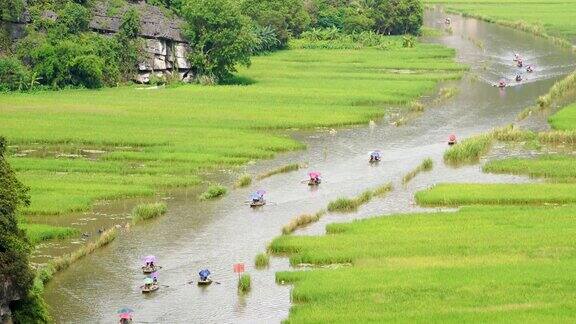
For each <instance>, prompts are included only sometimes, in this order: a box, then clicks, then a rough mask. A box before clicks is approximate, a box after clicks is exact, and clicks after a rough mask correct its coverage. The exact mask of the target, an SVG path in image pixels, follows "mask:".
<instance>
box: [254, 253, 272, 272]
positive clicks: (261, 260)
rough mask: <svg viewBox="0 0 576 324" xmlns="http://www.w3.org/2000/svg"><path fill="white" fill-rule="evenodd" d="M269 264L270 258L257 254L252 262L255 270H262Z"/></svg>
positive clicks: (265, 254)
mask: <svg viewBox="0 0 576 324" xmlns="http://www.w3.org/2000/svg"><path fill="white" fill-rule="evenodd" d="M269 264H270V256H269V255H268V254H267V253H258V254H257V255H256V258H255V260H254V265H255V266H256V269H262V268H266V267H268V265H269Z"/></svg>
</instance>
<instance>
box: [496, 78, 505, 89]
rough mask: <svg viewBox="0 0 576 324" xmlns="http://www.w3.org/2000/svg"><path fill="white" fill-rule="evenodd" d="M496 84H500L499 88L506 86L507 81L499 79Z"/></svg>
mask: <svg viewBox="0 0 576 324" xmlns="http://www.w3.org/2000/svg"><path fill="white" fill-rule="evenodd" d="M496 86H498V88H505V87H506V81H504V80H500V81H498V84H497V85H496Z"/></svg>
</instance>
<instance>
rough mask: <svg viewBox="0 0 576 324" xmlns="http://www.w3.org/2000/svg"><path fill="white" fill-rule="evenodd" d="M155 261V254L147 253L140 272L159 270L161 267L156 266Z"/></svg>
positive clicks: (146, 272)
mask: <svg viewBox="0 0 576 324" xmlns="http://www.w3.org/2000/svg"><path fill="white" fill-rule="evenodd" d="M155 263H156V257H155V256H153V255H148V256H146V257H144V265H143V266H142V272H144V274H150V273H152V272H156V271H158V270H160V268H161V267H159V266H157V265H156V264H155Z"/></svg>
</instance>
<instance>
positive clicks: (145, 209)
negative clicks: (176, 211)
mask: <svg viewBox="0 0 576 324" xmlns="http://www.w3.org/2000/svg"><path fill="white" fill-rule="evenodd" d="M167 210H168V206H167V205H166V203H165V202H158V203H151V204H140V205H138V206H136V207H134V209H132V223H133V224H137V223H139V222H141V221H145V220H148V219H152V218H156V217H158V216H161V215H164V214H166V211H167Z"/></svg>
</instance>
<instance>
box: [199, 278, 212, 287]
mask: <svg viewBox="0 0 576 324" xmlns="http://www.w3.org/2000/svg"><path fill="white" fill-rule="evenodd" d="M211 283H212V279H209V278H208V279H206V280H202V279H200V280H198V286H208V285H209V284H211Z"/></svg>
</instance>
